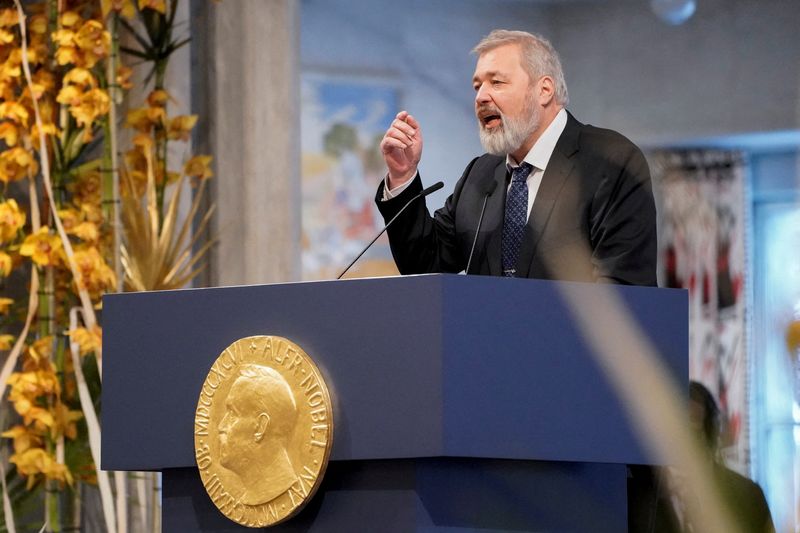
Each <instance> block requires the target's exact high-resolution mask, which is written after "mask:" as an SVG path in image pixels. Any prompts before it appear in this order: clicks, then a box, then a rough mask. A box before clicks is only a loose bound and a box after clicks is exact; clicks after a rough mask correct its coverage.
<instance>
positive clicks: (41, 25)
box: [28, 15, 47, 36]
mask: <svg viewBox="0 0 800 533" xmlns="http://www.w3.org/2000/svg"><path fill="white" fill-rule="evenodd" d="M28 30H29V31H30V32H31V33H32V34H34V36H36V35H38V36H43V35H45V34H46V33H47V15H32V16H31V17H30V18H29V20H28Z"/></svg>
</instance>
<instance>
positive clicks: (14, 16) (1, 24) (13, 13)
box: [0, 8, 19, 28]
mask: <svg viewBox="0 0 800 533" xmlns="http://www.w3.org/2000/svg"><path fill="white" fill-rule="evenodd" d="M17 24H19V14H18V13H17V10H16V9H13V8H12V9H0V28H8V27H11V26H16V25H17Z"/></svg>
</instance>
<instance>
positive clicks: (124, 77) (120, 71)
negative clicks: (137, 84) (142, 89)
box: [116, 65, 133, 89]
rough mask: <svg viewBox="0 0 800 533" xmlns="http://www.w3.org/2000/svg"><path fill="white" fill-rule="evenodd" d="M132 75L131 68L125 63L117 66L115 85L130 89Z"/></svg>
mask: <svg viewBox="0 0 800 533" xmlns="http://www.w3.org/2000/svg"><path fill="white" fill-rule="evenodd" d="M132 75H133V69H132V68H130V67H126V66H125V65H120V66H118V67H117V77H116V80H117V85H119V86H120V87H122V88H123V89H130V88H131V87H133V83H132V82H131V76H132Z"/></svg>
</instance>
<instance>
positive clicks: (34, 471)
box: [9, 448, 73, 489]
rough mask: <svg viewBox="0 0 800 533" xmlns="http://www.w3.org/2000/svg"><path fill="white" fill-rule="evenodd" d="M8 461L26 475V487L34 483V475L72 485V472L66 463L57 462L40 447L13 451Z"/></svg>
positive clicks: (30, 486)
mask: <svg viewBox="0 0 800 533" xmlns="http://www.w3.org/2000/svg"><path fill="white" fill-rule="evenodd" d="M9 461H11V462H12V463H14V464H15V465H16V466H17V471H18V472H19V473H20V474H22V475H23V476H28V484H27V486H28V489H30V488H32V487H33V485H35V484H36V476H37V475H38V474H42V475H44V477H45V478H47V479H50V480H53V481H58V482H60V483H62V484H63V483H66V484H67V485H72V482H73V480H72V474H71V473H70V471H69V469H68V468H67V466H66V465H63V464H60V463H58V462H57V461H56V460H55V458H54V457H53V456H52V455H50V454H48V453H47V452H46V451H45V450H44V449H42V448H31V449H29V450H26V451H24V452H22V453H15V454H14V455H12V456H11V457H10V458H9Z"/></svg>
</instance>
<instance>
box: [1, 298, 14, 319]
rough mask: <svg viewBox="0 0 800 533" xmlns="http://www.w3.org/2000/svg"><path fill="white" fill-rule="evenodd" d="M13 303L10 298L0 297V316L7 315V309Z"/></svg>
mask: <svg viewBox="0 0 800 533" xmlns="http://www.w3.org/2000/svg"><path fill="white" fill-rule="evenodd" d="M13 303H14V300H13V299H11V298H5V297H0V314H3V315H5V314H6V313H8V310H9V308H11V304H13Z"/></svg>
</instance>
